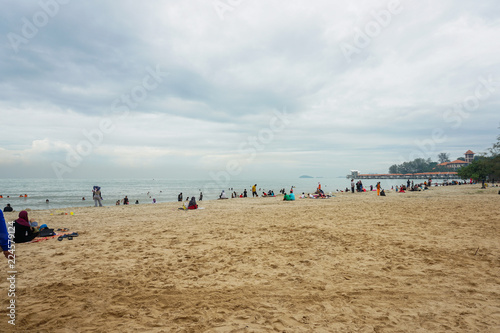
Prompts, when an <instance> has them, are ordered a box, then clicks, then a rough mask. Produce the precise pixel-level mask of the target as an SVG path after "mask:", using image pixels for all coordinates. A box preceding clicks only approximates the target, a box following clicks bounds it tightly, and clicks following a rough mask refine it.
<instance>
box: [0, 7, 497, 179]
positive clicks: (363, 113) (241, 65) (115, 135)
mask: <svg viewBox="0 0 500 333" xmlns="http://www.w3.org/2000/svg"><path fill="white" fill-rule="evenodd" d="M2 6H3V10H2V11H1V12H2V14H1V16H2V18H1V20H0V30H1V36H2V42H1V44H0V74H1V75H0V112H1V125H0V126H1V139H0V170H1V171H2V172H1V175H0V177H2V178H18V177H19V178H20V177H48V178H55V177H60V178H83V177H96V176H102V177H116V178H122V177H146V178H149V177H153V178H178V179H183V178H197V179H207V178H210V177H211V176H213V175H221V174H226V175H230V176H231V177H234V178H240V179H254V178H255V177H260V178H261V179H263V178H270V177H272V178H290V177H292V178H295V177H298V176H299V175H302V174H310V175H313V176H324V177H336V176H343V175H346V174H347V173H349V171H350V170H351V169H358V170H360V171H361V172H387V171H388V168H389V166H390V165H392V164H394V163H402V162H404V161H407V160H412V159H414V158H417V157H424V158H431V159H433V160H437V155H438V154H439V153H441V152H446V153H449V154H450V157H451V158H452V159H455V158H457V157H460V156H463V153H464V152H465V151H467V150H468V149H472V150H473V151H475V152H484V151H486V149H487V148H488V147H491V145H492V143H493V142H494V141H495V138H496V136H497V135H498V134H499V132H500V130H499V126H500V117H499V112H498V110H499V106H500V105H499V104H500V98H499V96H500V65H499V59H500V44H499V42H498V38H499V36H500V7H499V6H498V1H497V0H491V1H488V0H484V1H480V2H472V1H466V0H464V1H458V0H455V1H446V0H443V1H431V0H424V1H408V0H401V1H397V0H391V1H385V0H384V1H374V0H370V1H368V0H365V1H362V0H360V1H347V0H346V1H327V0H316V1H305V0H289V1H286V2H285V1H278V0H266V1H250V0H213V1H212V0H203V1H201V0H188V1H168V0H166V1H144V2H139V1H107V0H101V1H92V0H91V1H74V0H40V1H17V0H5V1H3V3H2Z"/></svg>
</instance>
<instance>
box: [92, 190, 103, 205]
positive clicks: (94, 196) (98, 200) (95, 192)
mask: <svg viewBox="0 0 500 333" xmlns="http://www.w3.org/2000/svg"><path fill="white" fill-rule="evenodd" d="M92 199H94V204H95V207H97V204H99V207H102V202H101V200H102V195H101V187H100V186H94V188H93V189H92Z"/></svg>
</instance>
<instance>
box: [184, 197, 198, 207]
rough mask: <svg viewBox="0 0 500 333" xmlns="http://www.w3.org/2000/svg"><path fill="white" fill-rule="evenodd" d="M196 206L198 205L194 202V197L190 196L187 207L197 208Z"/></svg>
mask: <svg viewBox="0 0 500 333" xmlns="http://www.w3.org/2000/svg"><path fill="white" fill-rule="evenodd" d="M197 208H198V205H197V204H196V199H195V198H194V197H191V201H189V204H188V206H187V209H197Z"/></svg>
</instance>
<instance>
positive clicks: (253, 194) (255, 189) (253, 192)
mask: <svg viewBox="0 0 500 333" xmlns="http://www.w3.org/2000/svg"><path fill="white" fill-rule="evenodd" d="M258 196H259V195H258V194H257V184H255V185H254V186H252V197H258Z"/></svg>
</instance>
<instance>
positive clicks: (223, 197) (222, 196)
mask: <svg viewBox="0 0 500 333" xmlns="http://www.w3.org/2000/svg"><path fill="white" fill-rule="evenodd" d="M219 199H227V197H226V192H224V190H222V193H221V194H220V195H219Z"/></svg>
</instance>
